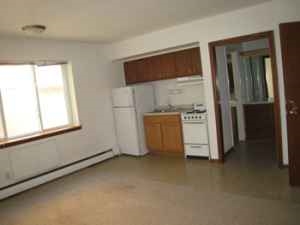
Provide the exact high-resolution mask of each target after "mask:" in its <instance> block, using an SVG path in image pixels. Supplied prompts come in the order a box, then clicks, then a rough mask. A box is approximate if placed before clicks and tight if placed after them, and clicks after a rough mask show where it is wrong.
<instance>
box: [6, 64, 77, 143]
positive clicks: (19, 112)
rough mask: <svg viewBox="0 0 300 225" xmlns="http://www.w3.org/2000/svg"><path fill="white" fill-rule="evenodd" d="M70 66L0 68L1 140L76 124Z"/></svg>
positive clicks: (28, 65)
mask: <svg viewBox="0 0 300 225" xmlns="http://www.w3.org/2000/svg"><path fill="white" fill-rule="evenodd" d="M68 68H69V67H68V64H55V65H42V66H40V65H32V64H26V65H0V138H1V139H8V140H10V139H14V138H20V137H24V136H30V135H33V134H37V133H43V132H45V131H49V130H53V129H56V128H57V129H58V128H62V127H69V126H72V125H74V124H76V123H77V122H76V112H75V108H74V102H72V101H71V95H72V92H71V91H70V88H69V83H70V82H69V76H68V75H69V73H68V71H69V69H68Z"/></svg>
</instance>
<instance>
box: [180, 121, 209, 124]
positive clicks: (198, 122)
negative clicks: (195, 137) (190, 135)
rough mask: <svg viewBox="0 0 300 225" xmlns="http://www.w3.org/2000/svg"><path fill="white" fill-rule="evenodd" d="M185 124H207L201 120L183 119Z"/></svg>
mask: <svg viewBox="0 0 300 225" xmlns="http://www.w3.org/2000/svg"><path fill="white" fill-rule="evenodd" d="M183 124H205V122H201V121H197V122H196V121H194V122H192V121H183Z"/></svg>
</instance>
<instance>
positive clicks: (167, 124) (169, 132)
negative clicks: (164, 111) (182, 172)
mask: <svg viewBox="0 0 300 225" xmlns="http://www.w3.org/2000/svg"><path fill="white" fill-rule="evenodd" d="M144 127H145V138H146V144H147V148H148V149H149V151H150V152H158V153H159V152H161V153H163V152H165V153H180V154H183V152H184V146H183V137H182V126H181V118H180V115H157V116H156V115H154V116H145V117H144Z"/></svg>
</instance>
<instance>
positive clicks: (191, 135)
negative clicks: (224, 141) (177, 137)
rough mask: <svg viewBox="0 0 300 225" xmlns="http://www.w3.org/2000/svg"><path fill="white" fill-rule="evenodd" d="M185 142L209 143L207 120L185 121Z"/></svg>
mask: <svg viewBox="0 0 300 225" xmlns="http://www.w3.org/2000/svg"><path fill="white" fill-rule="evenodd" d="M182 126H183V139H184V144H208V137H207V129H206V123H205V122H198V121H184V122H183V125H182Z"/></svg>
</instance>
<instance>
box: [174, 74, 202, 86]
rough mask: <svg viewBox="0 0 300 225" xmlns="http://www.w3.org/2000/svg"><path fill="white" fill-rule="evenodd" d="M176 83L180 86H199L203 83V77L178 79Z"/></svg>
mask: <svg viewBox="0 0 300 225" xmlns="http://www.w3.org/2000/svg"><path fill="white" fill-rule="evenodd" d="M176 83H177V85H179V86H189V85H199V84H202V83H203V77H202V76H200V75H197V76H190V77H179V78H176Z"/></svg>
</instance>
